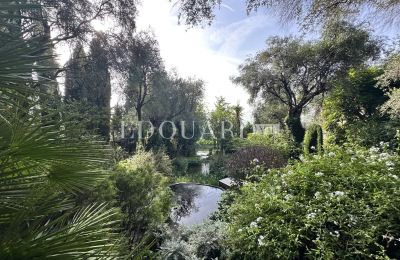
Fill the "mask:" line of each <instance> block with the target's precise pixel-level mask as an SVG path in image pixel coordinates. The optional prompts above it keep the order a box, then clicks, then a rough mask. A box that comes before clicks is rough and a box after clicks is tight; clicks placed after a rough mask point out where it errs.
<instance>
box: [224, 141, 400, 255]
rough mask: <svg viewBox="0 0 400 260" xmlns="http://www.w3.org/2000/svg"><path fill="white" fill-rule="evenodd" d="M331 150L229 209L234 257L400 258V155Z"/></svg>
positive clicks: (277, 174) (265, 180) (271, 177)
mask: <svg viewBox="0 0 400 260" xmlns="http://www.w3.org/2000/svg"><path fill="white" fill-rule="evenodd" d="M386 146H387V144H382V147H373V148H371V149H369V150H368V149H365V148H354V147H350V146H349V147H343V148H331V150H330V151H327V152H326V153H325V155H324V156H320V155H314V156H312V157H310V158H308V159H307V161H303V162H298V163H295V164H294V165H291V166H288V167H286V168H284V169H278V170H272V171H270V172H269V173H268V174H266V175H265V176H264V177H262V178H261V181H260V182H258V183H247V184H245V185H244V186H243V187H242V188H241V190H240V193H238V194H237V196H236V197H235V202H234V203H233V204H232V206H231V207H230V208H229V209H228V211H227V213H226V219H227V222H228V223H230V224H229V228H228V230H229V232H228V239H227V243H228V245H229V249H230V250H231V252H232V255H231V256H230V257H231V258H232V259H280V258H283V259H304V258H305V259H387V258H392V259H399V258H400V242H399V241H400V225H399V223H400V208H399V207H398V205H400V189H399V187H400V158H399V155H398V154H396V153H392V152H389V151H386V150H385V149H386Z"/></svg>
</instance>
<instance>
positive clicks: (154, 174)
mask: <svg viewBox="0 0 400 260" xmlns="http://www.w3.org/2000/svg"><path fill="white" fill-rule="evenodd" d="M155 157H156V156H154V154H152V153H151V152H145V151H142V150H139V151H137V153H136V154H135V156H133V157H131V158H129V159H126V160H123V161H121V162H119V163H118V164H117V166H116V170H115V173H114V174H113V176H112V177H111V178H112V180H113V182H114V183H115V187H116V190H117V198H118V199H117V201H118V205H119V206H120V207H121V210H122V212H123V214H124V221H123V226H124V229H125V230H126V232H127V234H128V237H129V239H130V241H131V243H135V242H138V241H139V239H141V238H142V237H143V235H144V234H145V233H146V232H149V231H151V230H152V229H153V228H155V227H156V226H157V225H159V224H160V223H162V222H164V221H165V220H166V218H167V216H168V214H169V211H170V199H171V191H170V189H169V184H170V179H169V178H168V177H167V176H168V175H170V174H171V172H172V169H171V167H170V164H169V165H168V164H167V165H163V164H160V161H159V162H156V160H155ZM160 158H161V157H160V155H158V159H160ZM163 160H164V161H167V158H166V157H163Z"/></svg>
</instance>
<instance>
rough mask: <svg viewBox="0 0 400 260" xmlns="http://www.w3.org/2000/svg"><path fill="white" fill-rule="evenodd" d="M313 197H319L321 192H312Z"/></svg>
mask: <svg viewBox="0 0 400 260" xmlns="http://www.w3.org/2000/svg"><path fill="white" fill-rule="evenodd" d="M314 197H315V198H317V199H318V198H319V197H321V192H319V191H317V192H316V193H315V194H314Z"/></svg>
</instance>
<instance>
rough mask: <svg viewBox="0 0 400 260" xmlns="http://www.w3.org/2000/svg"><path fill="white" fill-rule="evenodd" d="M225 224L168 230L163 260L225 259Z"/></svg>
mask: <svg viewBox="0 0 400 260" xmlns="http://www.w3.org/2000/svg"><path fill="white" fill-rule="evenodd" d="M225 225H226V224H225V223H223V222H219V221H211V220H209V221H206V222H204V223H202V224H200V225H195V226H193V227H190V228H187V227H185V226H180V227H177V229H175V228H174V229H167V230H166V232H164V234H163V239H164V242H163V243H162V245H161V247H160V248H161V250H160V256H161V258H162V259H167V260H175V259H223V257H224V255H223V254H224V251H223V250H222V249H223V244H222V243H223V241H224V238H225Z"/></svg>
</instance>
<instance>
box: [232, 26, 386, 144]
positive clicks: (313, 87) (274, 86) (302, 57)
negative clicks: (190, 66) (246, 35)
mask: <svg viewBox="0 0 400 260" xmlns="http://www.w3.org/2000/svg"><path fill="white" fill-rule="evenodd" d="M267 45H268V47H267V49H266V50H265V51H262V52H260V53H259V54H257V55H256V56H255V57H253V58H250V59H248V60H247V61H246V62H245V63H244V64H243V65H241V66H240V67H239V70H240V75H239V76H238V77H236V78H234V82H236V83H237V84H241V85H242V86H244V87H245V88H246V90H248V91H249V93H250V94H251V97H252V99H255V98H256V97H257V96H259V95H261V96H262V97H264V98H265V99H267V100H268V99H271V98H272V99H274V100H277V101H279V102H280V103H282V104H283V105H285V107H286V108H287V118H286V125H287V127H288V129H289V130H290V131H291V133H292V134H293V136H294V138H295V140H296V142H298V143H300V142H302V140H303V137H304V128H303V126H302V124H301V114H302V112H303V109H304V108H305V107H306V106H307V105H308V104H309V103H310V102H311V101H312V100H313V99H314V98H315V97H317V96H319V95H321V94H323V93H326V92H327V91H328V90H329V89H331V87H332V82H333V80H334V79H335V78H337V77H338V76H340V75H343V74H344V73H346V72H347V70H348V69H349V68H351V67H353V66H359V65H362V64H363V63H364V62H365V61H366V60H368V59H370V58H374V57H375V56H376V55H377V54H378V51H379V48H378V47H377V46H378V44H377V41H375V40H374V39H372V38H371V37H370V35H369V33H368V32H367V31H365V30H363V29H360V28H358V27H355V26H352V25H350V24H347V23H334V24H331V25H329V26H327V27H326V28H325V31H324V32H323V35H322V38H321V40H320V41H317V42H311V41H310V42H305V41H303V40H301V39H296V38H291V37H286V38H279V37H273V38H271V39H269V40H268V42H267Z"/></svg>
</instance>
